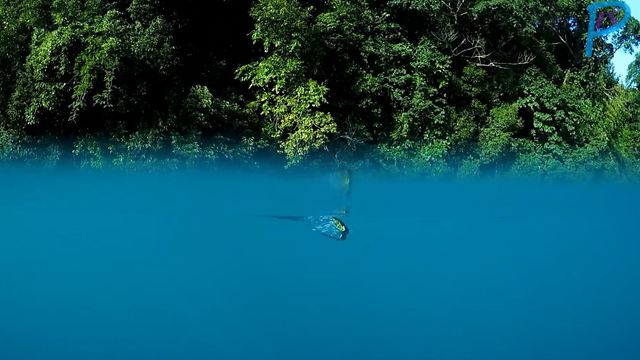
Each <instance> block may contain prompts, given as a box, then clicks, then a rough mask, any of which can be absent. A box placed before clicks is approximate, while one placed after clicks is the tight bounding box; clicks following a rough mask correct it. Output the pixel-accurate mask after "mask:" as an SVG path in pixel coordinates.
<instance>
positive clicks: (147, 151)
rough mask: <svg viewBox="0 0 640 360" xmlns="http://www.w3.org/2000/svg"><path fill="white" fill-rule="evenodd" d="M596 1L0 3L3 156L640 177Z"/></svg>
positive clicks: (638, 148) (627, 111) (626, 42)
mask: <svg viewBox="0 0 640 360" xmlns="http://www.w3.org/2000/svg"><path fill="white" fill-rule="evenodd" d="M590 2H591V1H587V0H562V1H547V0H538V1H531V0H387V1H380V0H325V1H315V0H304V1H302V0H256V1H243V0H234V1H225V0H214V1H196V0H182V1H177V0H0V21H1V28H0V159H2V160H3V161H13V162H25V161H26V162H33V161H41V160H44V161H47V162H50V163H58V162H60V161H71V162H73V163H76V164H79V165H82V166H91V167H103V166H109V165H131V164H135V163H140V162H142V163H167V164H172V165H174V166H181V164H196V163H199V162H202V161H204V162H221V161H222V162H224V161H227V162H233V163H242V164H253V165H255V164H256V163H257V162H259V160H260V159H266V158H269V159H281V160H282V162H283V164H286V165H288V166H305V165H310V164H318V163H331V164H337V165H345V164H349V166H371V167H380V168H384V169H388V170H392V171H403V172H405V171H411V172H420V173H426V174H433V175H454V176H467V175H481V174H494V173H498V172H499V173H517V174H542V175H545V176H556V175H558V176H562V175H563V174H578V175H584V176H589V177H592V176H599V177H602V176H604V177H614V176H620V175H623V176H625V177H630V178H633V177H637V176H638V175H640V142H639V141H640V118H639V114H640V96H639V95H640V85H639V84H640V80H638V79H639V78H640V70H639V69H640V65H639V64H640V58H638V59H636V61H635V62H634V63H633V64H632V65H631V66H630V68H629V75H628V77H627V79H626V83H627V85H628V86H622V85H621V84H620V82H619V81H618V79H616V77H615V75H614V74H613V71H612V68H611V59H612V57H613V54H614V52H615V51H617V50H618V49H624V50H626V51H630V52H631V51H633V49H634V46H637V45H638V43H639V42H640V23H638V21H636V20H634V19H631V20H630V21H629V23H628V24H627V26H626V27H625V28H624V30H622V31H620V32H618V33H616V34H615V35H614V36H611V37H609V38H606V39H602V38H599V39H596V40H595V41H594V46H593V56H591V57H585V55H584V53H585V43H586V36H587V31H588V26H589V14H588V12H587V6H588V5H589V4H590ZM617 16H622V15H621V14H618V15H617ZM607 21H609V20H607ZM606 24H607V23H606V22H605V25H606Z"/></svg>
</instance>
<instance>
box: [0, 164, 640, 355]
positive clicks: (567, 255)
mask: <svg viewBox="0 0 640 360" xmlns="http://www.w3.org/2000/svg"><path fill="white" fill-rule="evenodd" d="M3 173H4V174H3V175H1V176H0V185H1V187H0V189H1V190H0V192H1V195H2V196H1V197H0V214H1V216H2V217H1V219H2V230H1V231H0V359H132V360H133V359H136V360H139V359H323V360H324V359H638V358H640V341H638V334H640V306H638V304H640V262H639V260H640V237H639V236H638V230H637V228H638V214H639V210H638V203H639V202H638V201H639V200H640V189H639V188H638V187H633V186H623V185H616V186H614V185H604V184H603V185H579V184H573V185H569V184H561V185H558V184H541V183H535V182H495V181H493V182H492V181H488V180H485V181H482V182H476V183H465V182H438V181H415V180H399V179H382V178H376V177H371V176H366V175H362V174H356V175H355V176H354V186H353V194H352V198H351V214H350V215H349V216H347V217H343V220H344V221H345V223H346V224H348V226H349V228H350V234H349V237H348V239H347V241H334V240H331V239H328V238H326V237H323V236H320V235H319V234H318V233H315V232H313V231H311V230H310V229H309V228H308V227H307V226H306V225H305V224H304V223H297V222H288V221H282V220H276V219H269V218H265V217H262V216H260V215H268V214H277V215H305V216H306V215H322V214H324V213H326V212H330V211H332V210H335V209H337V208H340V207H341V206H343V204H344V197H343V194H342V193H341V192H340V189H338V188H336V187H335V186H332V183H333V182H332V181H331V179H330V178H329V177H328V176H320V175H318V176H311V175H310V176H301V175H284V174H279V173H271V174H269V175H266V174H259V173H240V172H228V173H223V174H221V173H208V172H200V173H197V172H194V173H190V174H186V173H185V174H181V175H178V174H154V175H130V174H129V175H125V174H108V173H107V174H105V173H101V174H82V173H79V172H71V171H67V172H64V171H63V172H42V171H39V172H31V173H26V172H16V171H11V172H7V171H5V172H3Z"/></svg>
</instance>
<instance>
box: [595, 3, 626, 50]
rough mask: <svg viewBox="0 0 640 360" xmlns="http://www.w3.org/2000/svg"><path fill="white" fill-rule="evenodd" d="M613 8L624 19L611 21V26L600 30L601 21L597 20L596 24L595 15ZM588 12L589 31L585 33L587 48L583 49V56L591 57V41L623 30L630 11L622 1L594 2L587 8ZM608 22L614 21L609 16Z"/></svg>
mask: <svg viewBox="0 0 640 360" xmlns="http://www.w3.org/2000/svg"><path fill="white" fill-rule="evenodd" d="M607 7H613V8H619V9H622V10H623V11H624V17H623V18H622V19H621V20H619V21H617V22H616V21H611V22H612V24H611V26H609V27H607V28H604V29H603V28H600V26H601V25H602V19H598V23H597V24H596V15H597V14H598V10H600V9H603V8H607ZM587 10H589V29H588V31H587V46H586V48H585V55H586V56H587V57H591V54H592V53H593V40H595V39H596V38H599V37H604V36H607V35H610V34H613V33H615V32H616V31H618V30H620V29H623V28H624V26H625V25H626V24H627V21H629V19H630V18H631V9H630V8H629V5H627V4H626V3H625V2H624V1H605V2H596V3H592V4H591V5H589V6H588V7H587ZM609 19H610V20H613V19H615V18H614V17H613V16H612V15H611V14H610V17H609Z"/></svg>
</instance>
